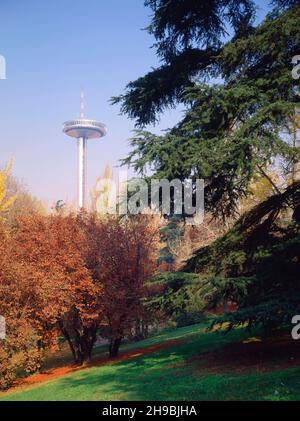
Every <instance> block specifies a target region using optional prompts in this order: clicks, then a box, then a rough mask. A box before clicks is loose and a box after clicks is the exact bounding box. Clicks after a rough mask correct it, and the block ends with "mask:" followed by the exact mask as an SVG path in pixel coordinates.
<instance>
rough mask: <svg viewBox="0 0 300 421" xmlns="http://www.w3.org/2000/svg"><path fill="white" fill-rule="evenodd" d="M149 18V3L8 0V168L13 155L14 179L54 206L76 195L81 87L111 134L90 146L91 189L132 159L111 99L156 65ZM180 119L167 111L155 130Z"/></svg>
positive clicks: (0, 10)
mask: <svg viewBox="0 0 300 421" xmlns="http://www.w3.org/2000/svg"><path fill="white" fill-rule="evenodd" d="M260 4H261V7H262V10H261V11H260V14H263V12H264V8H265V6H264V4H265V2H264V1H262V2H260ZM149 21H150V10H149V9H146V8H145V7H144V5H143V0H126V1H125V0H109V1H106V0H85V1H83V0H51V1H46V0H1V3H0V55H3V56H4V57H5V59H6V65H7V71H6V73H7V75H6V76H7V79H6V80H0V110H1V112H0V147H1V149H0V151H1V155H0V163H1V164H3V163H5V162H6V161H7V160H8V159H10V158H12V157H13V158H14V160H15V161H14V170H13V172H14V174H15V175H16V176H17V177H19V178H21V179H23V180H24V182H25V183H26V184H27V186H28V188H29V190H30V191H31V192H32V193H33V194H34V195H36V196H37V197H39V198H41V199H47V200H48V203H49V205H51V204H52V203H53V202H54V201H56V200H58V199H63V200H66V201H69V202H72V201H74V200H75V197H76V169H77V167H76V142H74V141H73V140H72V139H69V138H68V137H66V136H65V135H64V134H63V133H62V123H63V122H64V121H66V120H68V119H72V118H74V117H78V116H79V100H80V89H81V87H83V88H84V91H85V97H86V115H87V117H90V118H96V119H98V120H100V121H102V122H103V123H105V124H106V125H107V127H108V135H107V136H106V137H105V138H103V139H102V140H100V141H90V142H89V144H88V189H89V190H90V188H91V187H92V186H93V184H94V182H95V179H96V177H97V176H98V175H100V174H102V172H103V170H104V167H105V165H106V164H107V163H109V164H110V165H111V166H116V165H118V160H119V159H120V158H123V157H125V156H126V154H127V152H128V150H129V148H128V142H127V140H128V138H129V137H130V136H131V130H132V129H133V122H132V121H130V120H128V119H127V117H126V116H120V115H119V108H118V106H111V105H110V104H109V99H110V97H111V96H113V95H118V94H120V93H122V92H123V91H124V87H125V85H126V84H127V83H128V82H129V81H132V80H135V79H136V78H137V77H139V76H142V75H144V74H145V73H146V72H147V71H149V70H150V69H151V67H153V66H154V67H155V66H157V65H158V60H157V58H156V56H155V51H154V49H151V48H150V47H151V45H152V44H153V42H154V40H153V38H151V37H150V36H149V35H148V34H147V32H146V31H142V30H141V29H142V28H144V27H146V26H147V24H148V23H149ZM180 115H181V112H180V111H179V110H173V111H167V112H166V113H165V114H164V116H163V118H162V119H161V122H160V124H159V125H158V126H157V127H155V131H156V132H159V131H160V130H161V129H165V128H168V127H171V126H172V125H173V124H175V123H176V122H177V121H178V119H179V117H180Z"/></svg>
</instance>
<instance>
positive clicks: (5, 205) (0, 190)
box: [0, 160, 17, 219]
mask: <svg viewBox="0 0 300 421" xmlns="http://www.w3.org/2000/svg"><path fill="white" fill-rule="evenodd" d="M12 164H13V162H12V160H10V161H9V162H8V163H7V165H6V167H5V168H3V169H2V170H0V219H3V215H4V214H5V213H6V212H7V211H8V210H9V208H10V207H11V205H12V204H13V203H14V201H15V200H16V197H17V196H16V195H14V196H10V197H7V196H8V191H7V185H6V183H7V179H8V177H9V175H10V172H11V168H12Z"/></svg>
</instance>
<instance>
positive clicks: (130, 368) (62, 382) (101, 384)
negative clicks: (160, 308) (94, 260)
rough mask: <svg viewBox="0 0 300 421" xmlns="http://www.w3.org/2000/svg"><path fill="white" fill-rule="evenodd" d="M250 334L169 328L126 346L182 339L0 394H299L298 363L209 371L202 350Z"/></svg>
mask: <svg viewBox="0 0 300 421" xmlns="http://www.w3.org/2000/svg"><path fill="white" fill-rule="evenodd" d="M247 336H249V333H247V332H246V331H245V330H243V329H239V330H235V331H232V332H230V333H228V334H226V335H224V334H223V333H213V332H209V333H207V332H205V325H195V326H192V327H186V328H181V329H175V330H172V331H166V332H163V333H162V334H160V335H158V336H155V337H153V338H149V339H147V340H145V341H143V342H139V343H138V344H127V345H124V346H123V347H122V350H123V351H124V350H129V349H135V348H137V349H138V348H143V347H146V346H149V345H153V344H156V343H161V342H165V341H168V340H174V339H178V340H180V342H178V343H177V344H175V345H174V344H173V345H172V346H170V347H169V348H166V349H161V350H158V351H155V352H153V353H149V354H145V355H142V356H137V357H134V358H131V359H129V360H123V361H119V362H114V363H109V364H107V365H105V366H99V367H92V368H88V369H85V370H82V371H78V372H76V373H72V374H69V375H66V376H65V377H62V378H59V379H56V380H52V381H49V382H47V383H43V384H39V385H35V386H31V387H29V388H28V389H26V390H19V391H12V392H10V393H6V394H2V395H0V399H1V400H30V401H32V400H38V401H43V400H109V401H113V400H157V401H159V400H162V401H164V400H185V401H188V400H299V398H300V366H297V367H295V368H289V369H285V370H275V371H269V372H263V373H257V372H255V371H254V370H253V371H250V372H247V373H241V374H238V373H235V372H232V373H230V372H228V373H227V372H224V371H222V372H220V373H214V372H213V373H211V372H209V371H208V370H205V368H203V370H202V369H201V355H203V358H204V354H205V353H207V352H210V351H214V350H218V349H222V347H223V346H224V345H226V344H229V343H233V342H238V341H241V340H244V339H246V338H247ZM252 336H253V335H252ZM193 357H194V358H193ZM195 357H198V358H195ZM199 361H200V366H199ZM199 367H200V368H199Z"/></svg>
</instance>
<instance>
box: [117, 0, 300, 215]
mask: <svg viewBox="0 0 300 421" xmlns="http://www.w3.org/2000/svg"><path fill="white" fill-rule="evenodd" d="M156 3H157V2H156ZM180 3H181V2H180ZM183 3H185V2H183ZM159 4H161V3H159ZM230 4H232V3H231V2H230ZM249 7H250V6H249ZM159 10H160V9H159ZM157 13H158V12H157ZM157 19H158V18H157ZM166 19H168V17H166ZM247 19H248V18H247ZM155 22H156V21H155ZM156 24H157V25H158V23H157V22H156ZM299 25H300V6H299V5H295V6H290V7H288V8H286V9H281V10H279V9H278V8H276V10H274V11H273V13H272V14H270V15H268V16H267V17H266V19H265V20H264V21H263V22H262V23H261V24H260V25H259V26H258V27H257V28H255V29H254V28H251V29H249V31H248V33H247V34H246V33H245V32H244V33H243V34H236V35H235V36H234V37H233V38H232V39H231V40H230V41H227V42H226V43H225V44H224V45H221V46H220V44H219V43H218V45H217V46H216V45H214V46H212V45H211V43H210V44H209V45H208V47H207V49H206V50H205V52H203V51H201V52H200V51H199V50H195V49H192V46H191V43H190V44H189V43H188V42H187V41H186V42H185V43H186V45H187V49H185V48H183V49H182V51H180V52H179V53H178V54H179V55H180V57H181V58H182V57H183V56H185V58H186V60H187V63H188V65H184V66H182V67H181V70H180V71H176V72H175V74H174V75H173V74H171V73H168V72H169V70H170V66H171V67H172V66H175V65H177V64H176V63H178V62H179V63H180V60H181V59H179V58H178V57H179V56H178V55H176V54H177V53H176V54H175V55H174V57H173V58H172V59H171V61H170V63H171V64H165V65H164V70H162V68H160V69H158V70H154V71H153V72H151V73H150V74H148V75H146V76H145V77H144V78H143V81H142V80H141V79H140V80H139V81H136V82H134V84H137V85H136V86H139V88H138V89H137V88H133V85H131V87H132V89H131V90H130V92H129V93H127V94H125V96H124V97H123V99H122V102H123V105H122V106H123V111H126V112H127V113H128V114H129V115H130V116H135V117H137V118H138V119H144V118H145V119H147V118H148V117H147V116H149V113H150V114H151V115H152V117H151V119H152V118H153V119H155V118H156V117H157V113H158V112H159V111H161V110H162V109H163V108H164V106H165V105H167V104H168V105H170V104H174V103H175V101H176V100H177V99H178V96H180V98H181V99H182V101H184V102H185V104H186V113H185V116H184V118H183V119H182V121H181V122H180V123H179V124H178V125H177V126H175V127H174V128H173V129H171V130H169V131H168V132H167V133H166V134H164V135H161V136H156V135H153V134H152V133H150V132H147V131H143V130H139V131H137V132H136V135H135V136H134V137H133V139H132V140H131V145H132V152H131V153H130V154H129V156H128V157H127V159H125V160H124V163H125V164H131V165H133V167H134V168H135V170H136V171H139V172H141V173H145V172H146V171H147V170H149V168H150V170H151V171H152V173H153V175H154V176H155V177H158V178H167V179H174V178H179V179H181V180H183V179H185V178H192V177H197V178H204V179H205V182H206V189H205V193H206V205H207V209H209V210H210V211H212V212H214V213H222V214H223V215H224V216H226V215H230V214H231V213H232V212H233V211H234V209H235V206H236V204H237V201H238V199H239V198H240V197H241V196H242V195H244V194H245V193H246V190H247V187H248V185H249V183H250V181H251V180H252V179H253V177H254V176H255V175H256V174H257V173H260V172H261V169H262V168H264V167H265V166H266V165H268V164H269V163H270V162H271V161H272V159H273V158H274V157H275V156H281V157H283V158H285V159H289V158H290V157H291V156H295V155H296V156H298V157H299V151H298V150H297V149H294V148H291V147H289V146H288V144H287V143H286V141H285V139H284V138H283V137H282V136H281V133H282V130H283V128H284V127H286V126H287V125H288V124H289V120H290V118H291V115H293V113H294V111H295V108H296V107H297V106H298V104H299V95H298V92H297V85H296V81H293V79H292V76H291V67H292V65H291V59H292V57H293V56H294V55H296V54H297V52H298V51H299V48H300V32H299ZM166 27H168V26H166ZM190 30H191V28H190ZM169 31H171V29H169ZM191 31H192V30H191ZM163 33H164V32H161V35H159V36H160V37H163V35H162V34H163ZM159 42H160V40H159ZM174 42H175V41H174ZM181 43H183V41H181ZM212 49H214V52H212ZM201 55H202V58H201ZM191 57H193V59H191ZM196 57H198V58H196ZM194 59H195V60H194ZM198 59H199V62H198V63H197V60H198ZM177 60H178V61H177ZM181 64H182V63H181ZM167 68H168V69H169V70H166V69H167ZM191 69H193V70H191ZM173 70H174V68H173ZM202 71H203V74H204V73H206V74H207V75H208V76H209V75H210V76H211V75H212V74H213V73H214V74H215V75H218V76H220V77H221V78H222V79H221V82H219V83H218V84H212V82H210V83H205V82H200V79H199V77H200V76H199V75H200V73H201V72H202ZM161 72H163V74H164V75H165V76H164V78H165V79H164V81H162V79H161V78H160V75H161V74H162V73H161ZM190 72H194V73H193V74H194V75H196V74H197V75H198V79H197V80H194V81H192V79H191V77H190V76H191V73H190ZM179 79H180V80H181V81H180V83H178V81H179ZM146 80H147V81H146ZM183 80H184V82H183ZM144 82H145V84H144ZM148 83H149V85H148ZM146 85H147V86H146ZM166 86H168V89H167V90H165V89H164V87H166ZM139 89H140V91H139ZM154 97H155V100H154ZM131 100H132V102H131ZM140 107H142V108H140ZM141 110H142V111H141ZM145 122H146V121H144V123H145ZM147 122H148V121H147ZM141 123H142V122H141V121H140V120H138V124H141Z"/></svg>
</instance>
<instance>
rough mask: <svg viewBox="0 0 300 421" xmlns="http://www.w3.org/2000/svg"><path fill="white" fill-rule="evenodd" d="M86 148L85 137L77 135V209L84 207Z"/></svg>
mask: <svg viewBox="0 0 300 421" xmlns="http://www.w3.org/2000/svg"><path fill="white" fill-rule="evenodd" d="M86 148H87V139H86V138H84V137H79V138H78V139H77V154H78V157H77V159H78V169H77V171H78V175H77V177H78V179H77V180H78V181H77V189H78V196H77V197H78V209H81V208H85V207H86V173H87V172H86V171H87V170H86Z"/></svg>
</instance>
